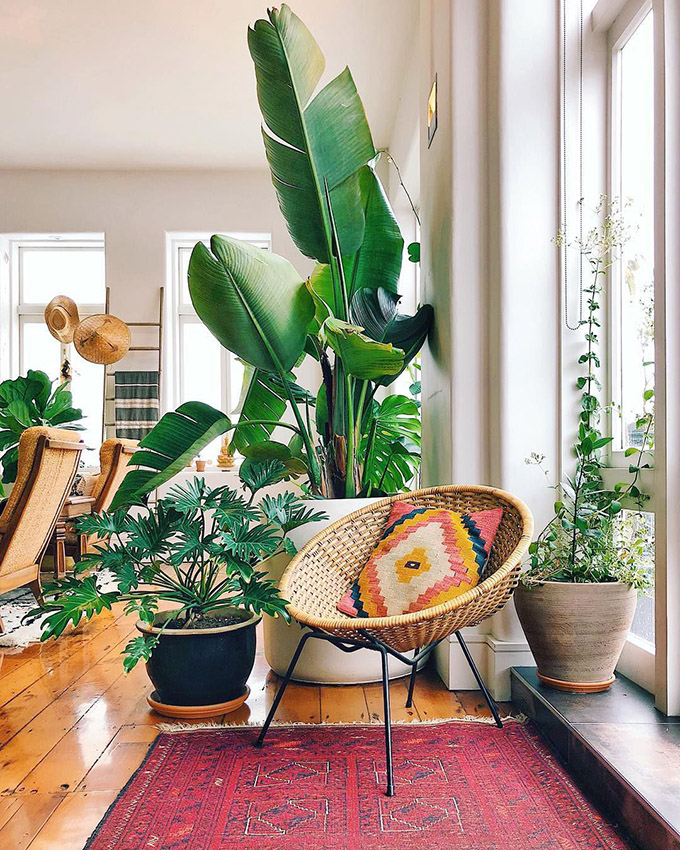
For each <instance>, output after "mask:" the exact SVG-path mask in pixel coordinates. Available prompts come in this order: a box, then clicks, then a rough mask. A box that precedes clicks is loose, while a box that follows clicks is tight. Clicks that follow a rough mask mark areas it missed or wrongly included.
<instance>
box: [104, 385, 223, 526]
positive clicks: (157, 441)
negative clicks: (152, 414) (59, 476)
mask: <svg viewBox="0 0 680 850" xmlns="http://www.w3.org/2000/svg"><path fill="white" fill-rule="evenodd" d="M231 427H232V426H231V421H230V420H229V417H228V416H225V414H224V413H221V412H220V411H219V410H215V408H214V407H210V405H209V404H203V402H200V401H188V402H186V403H185V404H182V405H180V406H179V407H178V408H177V410H176V411H172V412H171V413H166V414H165V415H164V416H163V417H161V419H160V420H159V421H158V422H157V423H156V425H155V426H154V427H153V429H152V430H151V431H150V432H149V433H148V434H147V435H146V437H144V439H143V440H142V441H141V443H140V444H139V445H140V448H139V450H138V451H136V452H135V454H134V455H133V456H132V458H131V464H134V465H135V466H137V467H138V468H137V469H132V470H131V471H130V472H128V474H127V475H126V476H125V478H124V479H123V481H122V483H121V485H120V487H119V488H118V491H117V492H116V495H115V496H114V499H113V502H112V504H111V510H112V511H115V510H117V509H118V508H122V507H127V506H129V505H133V504H139V502H140V501H141V499H142V497H143V496H145V495H147V494H148V493H150V492H151V491H152V490H154V489H155V488H156V487H160V485H161V484H164V483H165V482H166V481H169V480H170V479H171V478H172V477H173V476H174V475H176V474H177V473H178V472H179V471H180V470H182V469H184V467H185V466H186V465H187V464H188V463H189V462H190V461H191V460H193V458H194V457H196V455H197V454H198V453H199V452H200V451H201V450H202V449H204V448H205V447H206V446H207V445H208V444H209V443H211V442H212V441H213V440H214V439H215V438H216V437H219V436H220V434H224V433H225V432H226V431H228V430H229V429H230V428H231Z"/></svg>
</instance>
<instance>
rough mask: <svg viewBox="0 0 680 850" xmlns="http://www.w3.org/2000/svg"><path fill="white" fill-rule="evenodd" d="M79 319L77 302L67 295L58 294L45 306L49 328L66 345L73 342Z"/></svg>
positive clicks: (46, 322) (46, 321)
mask: <svg viewBox="0 0 680 850" xmlns="http://www.w3.org/2000/svg"><path fill="white" fill-rule="evenodd" d="M79 321H80V318H79V316H78V307H77V306H76V302H75V301H74V300H73V299H72V298H69V297H68V296H66V295H57V296H56V297H55V298H53V299H52V300H51V301H50V303H49V304H48V305H47V307H45V324H46V325H47V330H48V331H49V332H50V333H51V334H52V336H53V337H54V338H55V339H58V340H59V342H62V343H64V344H65V345H68V344H69V343H70V342H73V333H74V331H75V329H76V328H77V327H78V322H79Z"/></svg>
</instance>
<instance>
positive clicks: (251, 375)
mask: <svg viewBox="0 0 680 850" xmlns="http://www.w3.org/2000/svg"><path fill="white" fill-rule="evenodd" d="M287 384H288V390H289V392H290V393H291V395H292V396H293V398H294V399H295V401H296V402H297V403H298V404H305V403H306V404H308V405H309V406H310V407H313V406H314V404H315V403H316V399H315V398H314V396H313V395H311V394H310V393H309V392H307V390H305V389H304V388H303V387H301V386H300V385H299V384H297V383H295V375H293V373H292V372H290V373H289V374H288V375H287ZM287 404H288V398H287V396H286V392H285V390H284V387H283V381H282V380H281V378H280V377H279V376H278V375H273V374H272V373H271V372H263V371H261V370H260V369H255V368H253V367H252V366H250V365H249V364H248V363H244V373H243V386H242V389H241V398H240V400H239V404H238V408H237V411H236V412H237V413H239V420H238V423H237V425H236V428H235V430H234V434H233V436H232V438H231V445H232V446H233V447H234V448H235V449H236V450H237V451H239V452H241V454H245V453H246V452H245V449H246V448H247V447H248V446H251V445H255V444H257V443H260V442H262V441H263V440H268V439H269V438H270V437H271V435H272V433H273V431H274V429H275V428H276V425H262V424H257V425H253V424H252V422H253V421H254V420H257V421H258V422H262V421H269V422H278V421H279V420H280V419H281V417H282V416H283V414H284V413H285V411H286V407H287Z"/></svg>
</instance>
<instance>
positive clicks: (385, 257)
mask: <svg viewBox="0 0 680 850" xmlns="http://www.w3.org/2000/svg"><path fill="white" fill-rule="evenodd" d="M359 182H360V185H361V198H362V204H363V207H364V215H365V219H366V224H365V228H364V238H363V241H362V243H361V245H360V246H359V250H358V251H357V252H356V253H355V254H351V255H348V254H347V252H346V251H343V254H344V256H343V269H344V272H345V280H346V281H347V290H348V293H349V300H350V301H351V300H352V298H353V296H354V293H355V292H358V291H359V290H361V289H363V288H364V287H366V288H368V289H378V288H380V287H382V288H383V289H385V290H387V291H388V292H393V293H397V292H398V290H399V275H400V273H401V262H402V255H403V251H404V240H403V237H402V235H401V231H400V230H399V225H398V224H397V220H396V219H395V217H394V213H393V212H392V208H391V207H390V204H389V201H388V200H387V196H386V195H385V190H384V189H383V187H382V184H381V182H380V180H379V179H378V176H377V174H376V173H375V171H374V170H373V169H372V168H371V167H370V166H369V165H366V166H364V167H363V168H362V169H361V171H360V172H359ZM310 285H311V286H312V289H313V290H314V292H315V293H316V294H317V295H318V296H319V297H321V298H323V299H324V300H325V301H326V303H328V304H330V305H331V306H332V302H331V301H329V300H328V297H329V296H332V286H333V284H332V280H331V270H330V267H329V266H328V265H326V264H323V263H319V264H318V265H317V266H316V267H315V269H314V271H313V272H312V277H311V280H310Z"/></svg>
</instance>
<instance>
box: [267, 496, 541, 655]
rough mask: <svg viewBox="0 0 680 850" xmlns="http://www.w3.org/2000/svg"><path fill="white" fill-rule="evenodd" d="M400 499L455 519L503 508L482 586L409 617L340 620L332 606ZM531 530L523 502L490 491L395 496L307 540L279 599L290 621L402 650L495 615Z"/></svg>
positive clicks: (516, 576) (506, 596)
mask: <svg viewBox="0 0 680 850" xmlns="http://www.w3.org/2000/svg"><path fill="white" fill-rule="evenodd" d="M397 500H399V501H406V502H411V503H412V504H414V505H417V506H419V507H428V508H445V509H446V510H451V511H457V512H459V513H471V512H472V511H483V510H490V509H493V508H502V509H503V519H502V520H501V524H500V527H499V529H498V533H497V535H496V539H495V541H494V544H493V548H492V550H491V555H490V557H489V560H488V562H487V564H486V568H485V570H484V573H483V575H482V577H481V581H480V583H479V584H478V585H476V587H474V588H472V589H470V590H468V591H466V592H465V593H463V594H461V595H460V596H458V597H456V598H455V599H452V600H450V601H448V602H445V603H443V604H441V605H437V606H435V607H433V608H426V609H423V610H422V611H417V612H414V613H411V614H402V615H400V616H394V617H368V618H353V617H348V616H346V615H345V614H341V613H340V612H339V611H338V610H337V608H336V607H335V606H336V604H337V602H338V600H339V599H341V597H342V596H343V595H344V594H345V593H346V592H347V590H348V589H349V588H350V587H351V585H352V584H353V583H354V581H355V580H356V578H357V576H358V575H359V573H360V572H361V570H362V568H363V567H364V564H365V563H366V561H367V560H368V558H369V556H370V554H371V552H372V551H373V549H374V548H375V546H376V544H377V543H378V541H379V540H380V538H381V536H382V533H383V529H384V528H385V523H386V521H387V518H388V516H389V514H390V510H391V507H392V503H393V502H395V501H397ZM533 526H534V524H533V518H532V515H531V512H530V510H529V508H528V507H527V506H526V505H525V504H524V503H523V502H522V501H521V500H520V499H518V498H517V497H516V496H513V495H512V494H511V493H507V492H505V491H504V490H498V489H496V488H493V487H482V486H457V485H451V486H443V487H431V488H429V489H427V490H417V491H415V492H412V493H400V494H399V495H397V496H391V497H390V498H388V499H383V500H381V501H380V502H376V503H375V504H372V505H369V506H367V507H366V508H362V509H361V510H359V511H355V512H354V513H352V514H349V515H348V516H346V517H343V518H342V519H341V520H338V522H335V523H333V524H332V525H330V526H328V528H326V529H324V531H322V532H321V533H320V534H318V535H317V536H316V537H314V538H313V539H312V540H310V542H309V543H308V544H307V545H306V546H305V547H304V549H302V550H301V551H300V552H299V553H298V554H297V555H296V556H295V558H294V559H293V560H292V561H291V563H290V564H289V566H288V568H287V570H286V571H285V573H284V574H283V577H282V579H281V585H280V587H281V595H282V596H283V597H284V598H286V599H288V600H289V601H290V605H289V608H288V610H289V612H290V614H291V616H292V617H293V618H294V619H295V620H297V621H298V622H300V623H302V624H303V625H307V626H315V627H317V628H319V629H323V630H324V631H326V632H329V633H330V634H334V635H336V636H338V637H346V638H358V639H359V640H361V639H362V635H361V634H360V633H359V632H357V628H360V629H362V630H363V631H365V632H368V633H369V634H371V635H374V636H375V637H377V638H379V639H380V640H382V641H384V642H385V643H386V644H388V645H389V646H391V647H393V648H394V649H396V650H398V651H399V652H406V651H408V650H411V649H416V648H418V647H422V646H426V645H427V644H430V643H433V642H434V641H437V640H439V639H441V638H444V637H447V636H448V635H450V634H452V633H453V632H456V631H458V629H462V628H464V627H466V626H474V625H477V624H478V623H480V622H481V621H482V620H484V619H486V617H489V616H491V614H493V613H495V612H496V611H499V610H500V609H501V608H502V607H503V606H504V605H505V604H506V602H507V601H508V600H509V599H510V596H511V595H512V593H513V591H514V589H515V587H516V586H517V582H518V579H519V573H520V567H521V563H522V558H523V557H524V555H525V554H526V551H527V549H528V547H529V543H530V542H531V537H532V534H533Z"/></svg>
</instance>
